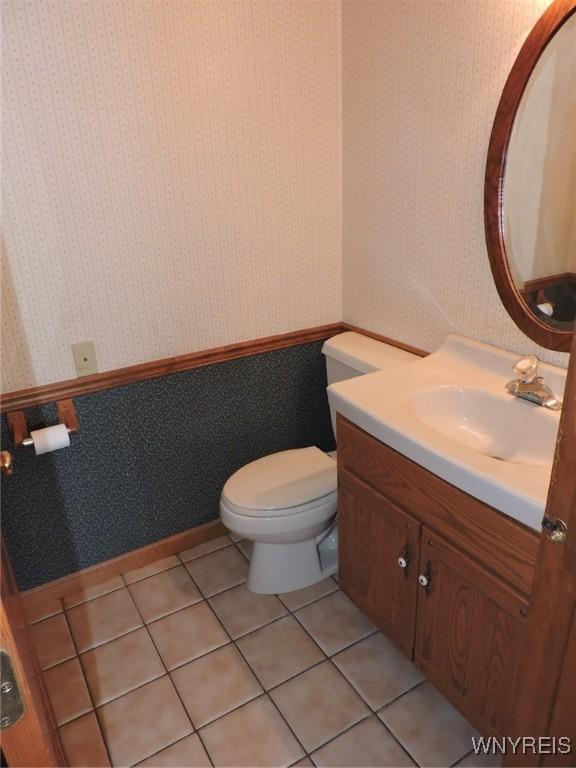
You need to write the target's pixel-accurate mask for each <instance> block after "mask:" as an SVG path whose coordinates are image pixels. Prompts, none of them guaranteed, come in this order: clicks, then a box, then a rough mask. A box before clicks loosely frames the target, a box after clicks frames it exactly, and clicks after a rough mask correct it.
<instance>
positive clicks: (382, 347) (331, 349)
mask: <svg viewBox="0 0 576 768" xmlns="http://www.w3.org/2000/svg"><path fill="white" fill-rule="evenodd" d="M322 354H323V355H325V357H326V374H327V379H328V384H335V383H336V382H337V381H344V380H345V379H351V378H352V377H353V376H362V375H363V374H365V373H373V372H374V371H387V370H391V369H392V368H396V367H397V366H399V365H403V364H405V363H409V362H410V361H414V360H418V356H417V355H414V354H412V353H411V352H406V351H405V350H403V349H398V347H392V346H390V344H385V343H384V342H383V341H376V339H371V338H370V337H369V336H362V334H360V333H355V332H354V331H347V332H346V333H340V334H338V336H332V338H331V339H328V340H327V341H325V342H324V345H323V347H322ZM330 417H331V419H332V427H333V428H334V434H336V413H335V412H334V410H333V409H332V408H330Z"/></svg>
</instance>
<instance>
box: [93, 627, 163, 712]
mask: <svg viewBox="0 0 576 768" xmlns="http://www.w3.org/2000/svg"><path fill="white" fill-rule="evenodd" d="M80 660H81V662H82V667H83V668H84V674H85V675H86V680H87V681H88V686H89V688H90V692H91V693H92V697H93V699H94V704H95V705H96V706H97V707H98V706H100V705H101V704H105V703H106V702H108V701H111V700H112V699H116V698H118V696H122V695H123V694H125V693H128V692H129V691H132V690H134V688H138V687H139V686H140V685H144V683H149V682H150V681H151V680H154V679H155V678H157V677H161V676H162V675H163V674H165V670H164V665H163V664H162V661H161V660H160V656H158V653H157V652H156V649H155V648H154V643H153V642H152V640H151V639H150V636H149V634H148V632H147V631H146V630H145V629H137V630H136V631H135V632H130V633H129V634H128V635H123V636H122V637H119V638H117V639H116V640H112V642H110V643H106V645H101V646H99V647H98V648H94V650H92V651H88V652H87V653H83V654H82V656H81V657H80Z"/></svg>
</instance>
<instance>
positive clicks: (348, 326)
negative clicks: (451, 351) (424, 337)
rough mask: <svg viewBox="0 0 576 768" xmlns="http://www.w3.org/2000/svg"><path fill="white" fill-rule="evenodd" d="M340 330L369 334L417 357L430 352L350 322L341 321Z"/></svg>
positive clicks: (372, 337)
mask: <svg viewBox="0 0 576 768" xmlns="http://www.w3.org/2000/svg"><path fill="white" fill-rule="evenodd" d="M340 330H341V332H342V331H354V332H355V333H361V334H362V336H369V337H370V338H371V339H376V341H381V342H382V343H383V344H389V345H390V346H391V347H397V348H398V349H403V350H404V351H405V352H410V353H411V354H413V355H418V356H419V357H426V356H427V355H429V354H430V352H426V350H424V349H420V347H413V346H412V345H411V344H404V343H403V342H402V341H396V339H391V338H390V337H388V336H382V334H380V333H375V332H374V331H367V330H366V328H359V327H358V326H357V325H351V324H350V323H341V324H340Z"/></svg>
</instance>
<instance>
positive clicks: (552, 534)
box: [542, 515, 568, 544]
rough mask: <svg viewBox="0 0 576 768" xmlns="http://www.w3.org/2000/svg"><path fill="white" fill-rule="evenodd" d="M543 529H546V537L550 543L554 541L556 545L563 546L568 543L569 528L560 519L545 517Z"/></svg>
mask: <svg viewBox="0 0 576 768" xmlns="http://www.w3.org/2000/svg"><path fill="white" fill-rule="evenodd" d="M542 528H544V531H545V533H546V536H547V537H548V538H549V539H550V541H553V542H555V543H556V544H562V543H564V541H566V535H567V534H568V526H567V525H566V523H565V522H564V520H560V518H559V517H548V515H544V517H543V519H542Z"/></svg>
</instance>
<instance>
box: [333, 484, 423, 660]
mask: <svg viewBox="0 0 576 768" xmlns="http://www.w3.org/2000/svg"><path fill="white" fill-rule="evenodd" d="M338 477H339V492H338V526H339V536H338V546H339V559H340V582H341V585H342V589H343V590H344V592H345V593H346V594H347V595H348V597H349V598H350V599H351V600H352V602H354V603H355V604H356V605H357V606H358V608H360V610H361V611H362V612H363V613H365V614H366V616H368V618H369V619H370V620H371V621H372V622H373V623H374V624H375V625H376V626H377V627H379V628H380V629H381V630H382V631H383V632H384V633H385V634H386V635H387V637H388V638H389V639H390V640H391V641H392V642H393V643H395V644H396V645H397V646H398V647H399V648H400V649H401V650H403V651H404V653H406V654H407V655H408V656H410V658H412V654H413V650H414V621H415V617H416V596H417V578H418V547H419V529H420V525H419V523H418V522H417V521H416V520H414V519H413V518H412V517H410V516H409V515H407V514H406V513H405V512H403V511H402V510H400V509H398V507H396V506H394V504H392V503H391V502H389V501H388V500H387V499H386V498H384V496H381V495H380V494H379V493H376V491H373V490H372V489H371V488H370V487H369V486H367V485H366V484H365V483H363V482H362V481H361V480H359V479H358V478H356V477H355V476H354V475H352V474H350V473H349V472H346V471H342V472H340V473H339V476H338Z"/></svg>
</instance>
